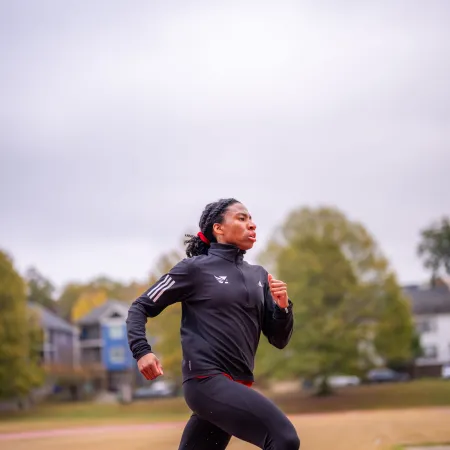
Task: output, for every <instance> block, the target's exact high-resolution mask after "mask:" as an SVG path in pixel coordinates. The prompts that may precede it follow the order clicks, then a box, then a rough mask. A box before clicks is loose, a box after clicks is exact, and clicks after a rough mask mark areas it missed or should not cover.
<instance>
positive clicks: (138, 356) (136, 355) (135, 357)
mask: <svg viewBox="0 0 450 450" xmlns="http://www.w3.org/2000/svg"><path fill="white" fill-rule="evenodd" d="M149 353H153V352H152V351H151V349H144V350H141V351H140V352H138V353H136V354H134V355H133V357H134V359H135V360H136V361H139V360H140V359H141V358H142V357H143V356H145V355H148V354H149Z"/></svg>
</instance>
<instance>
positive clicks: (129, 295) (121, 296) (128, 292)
mask: <svg viewBox="0 0 450 450" xmlns="http://www.w3.org/2000/svg"><path fill="white" fill-rule="evenodd" d="M144 289H145V285H144V284H142V283H138V282H135V281H133V282H131V283H129V284H123V283H120V282H118V281H114V280H111V279H110V278H107V277H103V276H101V277H97V278H94V279H93V280H91V281H89V282H88V283H86V284H80V283H68V284H66V285H65V286H64V288H63V290H62V292H61V295H60V297H59V299H58V301H57V302H56V304H57V307H58V312H59V314H61V316H63V317H64V318H65V319H67V320H72V310H73V308H74V306H75V304H77V302H78V301H79V299H80V297H82V296H84V297H86V296H88V297H92V295H93V293H97V294H96V295H97V296H98V295H99V293H100V292H102V293H103V294H101V295H102V296H105V297H106V299H114V300H122V301H125V302H127V303H131V302H132V301H133V300H134V299H135V298H136V296H137V295H139V294H140V293H141V292H142V291H143V290H144ZM85 300H86V298H85ZM85 300H83V301H85ZM95 306H99V305H98V304H97V303H95V302H94V303H91V307H95ZM86 308H87V309H86ZM84 312H85V313H87V312H89V307H88V305H86V303H85V307H84ZM77 314H78V315H79V313H77Z"/></svg>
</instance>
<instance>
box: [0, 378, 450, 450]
mask: <svg viewBox="0 0 450 450" xmlns="http://www.w3.org/2000/svg"><path fill="white" fill-rule="evenodd" d="M274 400H275V401H276V403H277V404H278V405H279V406H280V407H281V409H283V410H284V411H285V412H287V413H288V414H290V415H291V417H292V420H293V422H294V423H295V425H296V427H297V429H298V430H299V435H300V437H301V439H302V442H303V445H302V448H306V449H308V450H321V449H324V450H325V449H326V450H329V449H331V448H332V449H333V450H339V449H346V450H347V449H355V450H356V449H358V450H364V449H389V450H391V449H392V448H393V446H394V445H400V444H408V443H411V444H412V443H415V444H421V443H424V442H427V443H436V444H437V443H442V442H449V441H450V426H449V424H450V383H449V382H445V381H442V380H421V381H414V382H411V383H402V384H386V385H375V386H360V387H357V388H347V389H343V390H341V391H339V392H338V393H337V394H336V395H334V396H332V397H326V398H315V397H311V396H309V395H307V394H305V393H304V392H298V393H290V394H284V395H278V396H277V397H275V398H274ZM189 414H190V411H189V410H188V408H187V406H186V405H185V403H184V400H183V399H182V398H174V399H165V400H153V401H144V402H135V403H133V404H131V405H120V404H95V403H71V404H46V405H42V406H41V407H39V408H38V409H37V410H35V411H31V412H28V413H26V414H17V415H13V416H11V415H9V416H8V417H6V416H3V417H1V418H0V447H1V448H2V450H10V449H13V448H14V449H15V450H21V449H24V450H25V448H26V447H29V445H30V442H32V445H33V450H41V449H42V450H44V448H45V449H46V450H47V449H52V448H55V449H56V448H57V447H58V448H59V447H61V446H64V447H67V450H72V449H73V450H75V449H78V448H80V447H83V450H89V449H94V448H95V449H96V450H103V449H105V450H106V449H108V450H114V449H119V448H127V449H129V450H134V449H135V450H138V449H141V448H142V449H144V448H145V449H148V448H158V450H166V449H167V450H168V449H174V448H177V443H178V441H179V438H180V435H181V432H182V429H183V425H184V422H185V421H186V420H187V419H188V417H189ZM173 421H175V422H176V423H173ZM164 422H172V423H164ZM152 423H153V424H155V425H149V424H152ZM136 424H146V425H145V426H144V427H141V428H135V429H133V430H131V429H130V427H132V426H135V425H136ZM158 424H159V425H158ZM112 425H117V426H118V427H119V428H117V429H116V430H113V431H112V430H111V429H108V430H103V431H102V430H100V429H98V428H97V429H96V430H94V429H93V428H91V427H94V428H95V427H98V426H108V427H111V426H112ZM150 426H152V427H153V428H152V429H150V428H149V427H150ZM80 427H83V428H84V429H82V428H80ZM127 427H128V428H127ZM55 429H59V430H62V431H61V433H62V434H61V433H60V435H58V436H52V437H45V436H39V435H35V436H33V437H32V441H30V439H29V438H26V437H25V436H22V437H20V436H16V438H14V440H5V438H6V437H7V436H6V433H21V432H24V431H26V432H33V431H35V432H38V430H40V431H39V432H42V430H44V431H45V430H55ZM74 429H77V430H78V431H75V430H74ZM64 430H67V431H64ZM71 430H72V431H71ZM91 431H92V432H91ZM67 433H72V434H70V435H66V434H67ZM2 438H3V439H2ZM229 448H231V449H235V450H239V449H246V448H254V447H252V446H250V445H249V444H245V443H242V442H239V441H237V440H236V441H235V440H233V441H232V443H231V444H230V447H229ZM397 448H400V447H397Z"/></svg>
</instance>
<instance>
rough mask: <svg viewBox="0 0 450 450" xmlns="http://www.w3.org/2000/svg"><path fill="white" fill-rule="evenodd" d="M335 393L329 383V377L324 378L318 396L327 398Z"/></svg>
mask: <svg viewBox="0 0 450 450" xmlns="http://www.w3.org/2000/svg"><path fill="white" fill-rule="evenodd" d="M332 393H333V389H331V386H330V384H329V383H328V377H326V376H324V377H323V378H322V380H321V382H320V384H319V388H318V389H317V393H316V395H317V396H319V397H326V396H328V395H331V394H332Z"/></svg>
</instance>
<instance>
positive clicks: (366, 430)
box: [0, 408, 450, 450]
mask: <svg viewBox="0 0 450 450" xmlns="http://www.w3.org/2000/svg"><path fill="white" fill-rule="evenodd" d="M292 421H293V422H294V424H295V425H296V427H297V429H298V430H299V435H300V437H301V440H302V449H307V450H329V449H333V450H369V449H391V448H392V446H393V445H394V444H400V443H405V444H406V443H411V444H413V443H415V444H420V443H425V442H426V443H431V442H435V443H440V442H450V426H449V424H450V408H426V409H410V410H390V411H365V412H349V413H332V414H309V415H301V416H293V417H292ZM183 425H184V424H180V423H165V424H148V425H123V426H118V427H116V428H115V429H113V427H105V426H102V427H83V428H78V429H74V428H71V429H59V430H44V431H33V432H26V431H24V432H19V433H17V432H15V433H9V434H8V433H6V434H0V442H1V448H2V450H13V449H14V450H29V447H30V444H32V446H33V450H44V449H45V450H52V449H55V450H56V449H60V448H61V447H64V448H65V449H66V450H75V449H77V450H78V449H79V448H83V450H94V449H95V450H106V449H108V450H119V449H124V448H126V449H127V450H141V449H142V450H144V449H145V450H148V449H149V448H157V449H158V450H169V449H170V450H172V449H176V448H178V442H179V438H180V435H181V432H182V429H183ZM229 448H230V449H233V450H243V449H250V448H255V447H253V446H251V445H249V444H246V443H243V442H241V441H238V440H235V439H232V441H231V443H230V446H229Z"/></svg>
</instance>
